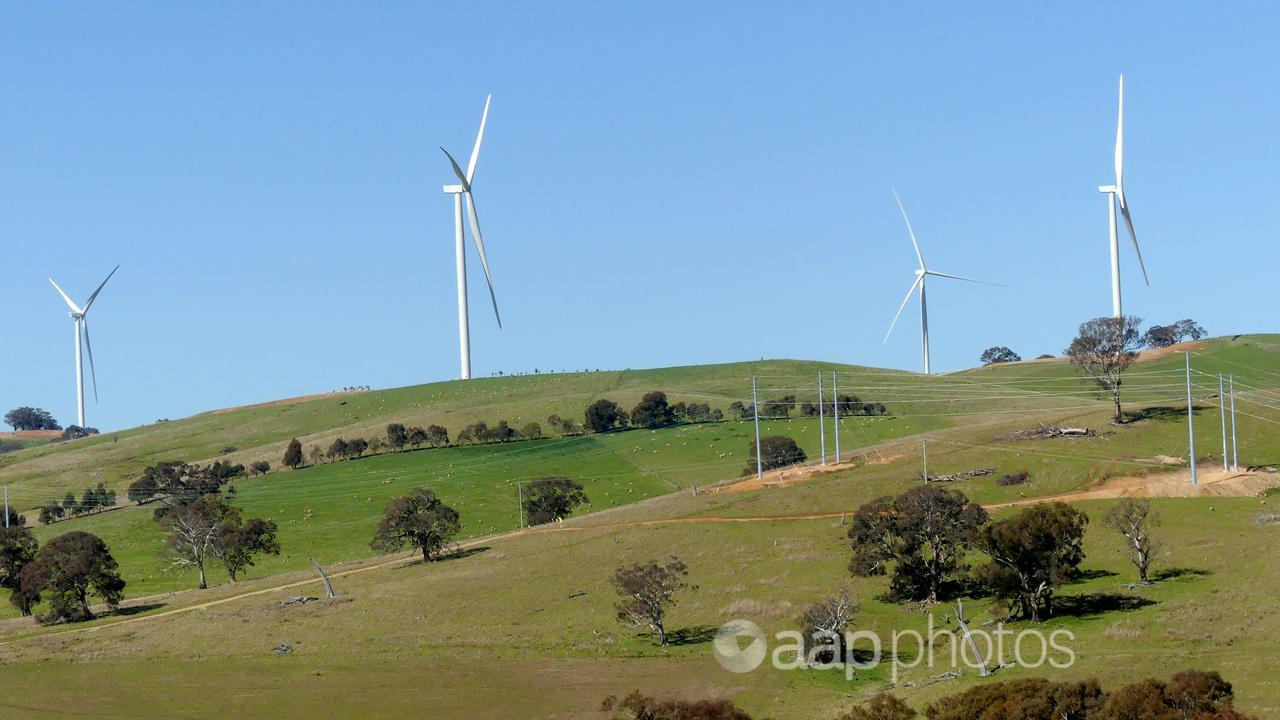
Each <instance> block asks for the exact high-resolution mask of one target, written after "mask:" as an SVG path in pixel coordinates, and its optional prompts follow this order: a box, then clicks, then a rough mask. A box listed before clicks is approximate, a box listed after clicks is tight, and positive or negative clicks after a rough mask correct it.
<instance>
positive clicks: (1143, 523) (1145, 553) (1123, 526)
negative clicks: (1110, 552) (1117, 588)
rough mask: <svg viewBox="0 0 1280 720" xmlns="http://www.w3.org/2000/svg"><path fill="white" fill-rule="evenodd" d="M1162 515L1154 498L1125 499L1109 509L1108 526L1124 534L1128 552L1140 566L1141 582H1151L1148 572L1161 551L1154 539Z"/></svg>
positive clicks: (1130, 557) (1126, 551)
mask: <svg viewBox="0 0 1280 720" xmlns="http://www.w3.org/2000/svg"><path fill="white" fill-rule="evenodd" d="M1158 520H1159V518H1157V517H1156V514H1155V512H1154V511H1153V510H1152V509H1151V501H1150V500H1145V499H1144V500H1135V499H1133V498H1131V497H1127V498H1124V499H1123V500H1121V501H1120V502H1119V503H1116V504H1115V505H1114V506H1112V508H1111V510H1110V511H1108V512H1107V516H1106V520H1105V522H1106V524H1107V527H1109V528H1111V529H1112V530H1115V531H1116V532H1118V533H1120V534H1121V535H1123V536H1124V539H1125V555H1126V556H1127V557H1128V558H1129V561H1130V562H1132V563H1133V565H1134V567H1136V568H1137V569H1138V582H1140V583H1142V584H1143V585H1150V584H1151V580H1150V579H1148V577H1147V571H1148V570H1149V569H1150V568H1151V562H1152V560H1154V558H1155V554H1156V552H1158V550H1159V544H1158V543H1156V541H1155V540H1153V539H1152V538H1151V528H1152V526H1154V525H1156V524H1157V522H1158Z"/></svg>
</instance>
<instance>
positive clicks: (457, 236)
mask: <svg viewBox="0 0 1280 720" xmlns="http://www.w3.org/2000/svg"><path fill="white" fill-rule="evenodd" d="M492 99H493V96H492V95H490V96H488V97H487V98H485V101H484V114H483V115H481V116H480V132H479V133H477V134H476V144H475V147H473V148H472V149H471V160H470V161H469V162H467V171H466V172H465V173H464V172H463V171H462V168H461V167H459V166H458V161H457V160H454V159H453V156H452V155H450V154H449V151H448V150H445V149H444V148H443V147H442V148H440V150H441V151H442V152H443V153H444V154H445V156H446V157H448V158H449V164H450V165H452V166H453V172H454V174H455V175H457V176H458V180H459V184H457V185H445V186H444V192H445V193H446V194H451V195H453V240H454V250H455V252H456V254H457V265H458V344H459V351H460V353H461V360H462V379H463V380H470V379H471V323H470V319H469V315H468V311H467V252H466V241H465V239H464V238H463V235H462V198H463V196H464V195H465V196H466V198H467V224H468V225H470V226H471V237H472V238H473V239H474V240H475V243H476V252H478V253H479V254H480V266H481V267H483V268H484V279H485V282H486V283H488V284H489V300H490V301H492V302H493V316H494V317H495V318H497V320H498V327H499V328H501V327H502V316H501V315H500V314H498V298H497V296H496V295H494V293H493V277H492V276H491V275H490V274H489V259H488V258H487V257H485V254H484V236H482V235H481V234H480V219H479V218H478V217H477V216H476V201H475V198H474V197H472V193H471V180H472V178H474V177H475V174H476V160H477V159H478V158H479V157H480V142H481V141H482V140H484V125H485V122H487V121H488V119H489V101H490V100H492Z"/></svg>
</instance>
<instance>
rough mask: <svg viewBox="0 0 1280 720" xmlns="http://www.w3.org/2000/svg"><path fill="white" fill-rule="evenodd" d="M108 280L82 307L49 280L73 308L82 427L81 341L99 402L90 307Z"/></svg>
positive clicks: (82, 364)
mask: <svg viewBox="0 0 1280 720" xmlns="http://www.w3.org/2000/svg"><path fill="white" fill-rule="evenodd" d="M119 269H120V266H119V265H117V266H116V267H115V270H112V271H111V273H110V274H108V275H107V280H110V279H111V276H112V275H115V274H116V270H119ZM107 280H103V281H102V284H101V285H99V286H98V289H97V290H94V291H93V294H92V295H90V296H89V299H88V300H86V301H85V303H84V307H80V306H79V305H76V304H75V303H74V302H72V301H71V298H70V297H69V296H68V295H67V293H66V292H64V291H63V290H62V288H61V287H59V286H58V283H56V282H54V280H53V278H49V282H50V283H53V288H54V289H55V290H57V291H58V294H59V295H61V296H62V299H63V300H65V301H66V303H67V307H68V308H71V312H69V313H67V314H68V315H69V316H70V317H71V320H72V321H73V322H74V323H75V327H76V420H77V421H78V422H77V424H78V425H79V426H80V427H87V426H86V425H85V423H84V360H83V358H82V356H81V354H80V343H81V341H82V340H83V342H84V349H85V351H87V352H88V354H89V375H90V376H91V377H92V378H93V401H94V402H97V401H98V373H97V371H96V370H94V367H93V345H92V344H91V343H90V342H89V317H88V315H89V308H91V307H93V301H94V300H97V299H98V293H100V292H102V288H104V287H106V285H107Z"/></svg>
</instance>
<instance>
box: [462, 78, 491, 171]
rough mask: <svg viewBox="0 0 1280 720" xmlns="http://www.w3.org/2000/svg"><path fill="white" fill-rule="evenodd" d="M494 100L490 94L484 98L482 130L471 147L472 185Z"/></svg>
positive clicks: (470, 167) (468, 169) (468, 166)
mask: <svg viewBox="0 0 1280 720" xmlns="http://www.w3.org/2000/svg"><path fill="white" fill-rule="evenodd" d="M490 100H493V96H492V95H490V96H488V97H486V98H485V99H484V114H483V115H481V116H480V132H478V133H476V144H475V147H473V148H471V160H470V161H469V162H467V185H468V186H470V185H471V178H473V177H475V176H476V160H478V159H479V158H480V141H481V140H484V125H485V123H486V122H488V121H489V101H490Z"/></svg>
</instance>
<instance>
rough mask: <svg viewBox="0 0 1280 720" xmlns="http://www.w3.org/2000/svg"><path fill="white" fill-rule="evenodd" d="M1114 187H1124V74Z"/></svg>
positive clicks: (1118, 123) (1121, 89)
mask: <svg viewBox="0 0 1280 720" xmlns="http://www.w3.org/2000/svg"><path fill="white" fill-rule="evenodd" d="M1116 187H1117V188H1122V187H1124V75H1121V76H1120V112H1119V115H1118V116H1117V117H1116ZM1122 207H1123V206H1122Z"/></svg>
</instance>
